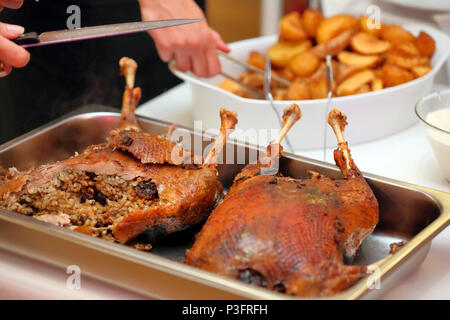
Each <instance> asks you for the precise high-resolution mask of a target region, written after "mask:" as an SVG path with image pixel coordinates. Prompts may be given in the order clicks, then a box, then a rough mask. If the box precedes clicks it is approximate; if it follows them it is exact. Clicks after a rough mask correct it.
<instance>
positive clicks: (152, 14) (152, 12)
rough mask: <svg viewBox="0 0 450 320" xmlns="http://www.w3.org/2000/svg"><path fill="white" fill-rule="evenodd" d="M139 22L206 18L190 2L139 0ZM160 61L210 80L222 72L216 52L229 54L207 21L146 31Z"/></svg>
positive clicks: (192, 2)
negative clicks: (174, 63) (153, 43)
mask: <svg viewBox="0 0 450 320" xmlns="http://www.w3.org/2000/svg"><path fill="white" fill-rule="evenodd" d="M139 2H140V4H141V13H142V19H143V20H144V21H145V20H163V19H183V18H185V19H196V18H199V19H205V16H204V14H203V12H202V11H201V9H200V8H199V7H198V6H197V5H196V4H195V2H194V1H191V0H189V1H188V0H139ZM149 34H150V35H151V37H152V38H153V39H154V41H155V44H156V49H157V50H158V54H159V56H160V58H161V60H163V61H165V62H169V61H170V60H175V62H176V66H177V69H179V70H180V71H188V70H191V71H192V72H193V73H194V74H196V75H197V76H199V77H212V76H214V75H216V74H218V73H220V71H221V65H220V62H219V58H218V55H217V49H218V50H221V51H224V52H229V51H230V49H229V48H228V47H227V45H226V44H225V43H224V42H223V40H222V38H221V37H220V35H219V34H218V33H217V32H215V31H214V30H212V29H211V28H210V27H209V26H208V23H207V22H206V21H202V22H196V23H192V24H187V25H182V26H177V27H170V28H165V29H157V30H151V31H149Z"/></svg>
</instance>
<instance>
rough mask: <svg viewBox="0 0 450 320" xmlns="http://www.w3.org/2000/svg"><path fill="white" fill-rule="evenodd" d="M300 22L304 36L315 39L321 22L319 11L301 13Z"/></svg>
mask: <svg viewBox="0 0 450 320" xmlns="http://www.w3.org/2000/svg"><path fill="white" fill-rule="evenodd" d="M301 21H302V25H303V28H304V29H305V31H306V34H307V35H308V36H309V37H310V38H315V37H316V34H317V29H318V28H319V25H320V23H321V22H322V21H323V15H322V13H321V12H320V10H317V9H306V10H305V11H304V12H303V15H302V18H301Z"/></svg>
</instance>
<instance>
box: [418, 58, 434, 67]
mask: <svg viewBox="0 0 450 320" xmlns="http://www.w3.org/2000/svg"><path fill="white" fill-rule="evenodd" d="M418 65H419V66H422V67H430V68H431V61H430V58H428V57H420V58H419V64H418Z"/></svg>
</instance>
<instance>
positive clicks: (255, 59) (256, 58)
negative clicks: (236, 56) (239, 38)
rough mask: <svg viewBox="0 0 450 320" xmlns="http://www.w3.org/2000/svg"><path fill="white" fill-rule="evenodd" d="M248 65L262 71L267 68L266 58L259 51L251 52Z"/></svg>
mask: <svg viewBox="0 0 450 320" xmlns="http://www.w3.org/2000/svg"><path fill="white" fill-rule="evenodd" d="M247 63H248V64H249V65H252V66H254V67H256V68H258V69H261V70H264V69H265V68H266V58H265V57H264V56H263V55H262V54H261V53H259V52H258V51H251V52H250V56H249V57H248V61H247Z"/></svg>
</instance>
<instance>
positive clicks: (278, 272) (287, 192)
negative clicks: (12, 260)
mask: <svg viewBox="0 0 450 320" xmlns="http://www.w3.org/2000/svg"><path fill="white" fill-rule="evenodd" d="M299 116H300V110H299V109H298V106H296V105H292V106H291V107H290V108H289V109H287V110H285V115H284V119H283V120H284V124H283V130H282V132H281V134H280V138H279V139H278V140H277V141H275V142H274V143H272V144H271V145H270V146H269V148H268V151H267V155H266V157H265V158H263V159H262V160H263V161H260V162H259V163H257V164H253V165H248V166H246V167H245V168H244V169H243V170H242V172H240V173H239V174H238V175H237V176H236V178H235V180H234V184H233V186H232V187H231V189H230V190H229V192H228V193H227V195H226V196H225V198H224V200H223V201H222V202H221V203H220V204H219V205H218V206H217V207H216V209H215V210H214V211H213V212H212V214H211V215H210V216H209V218H208V220H207V222H206V224H205V225H204V226H203V228H202V230H201V232H200V233H199V235H198V237H197V239H196V241H195V243H194V245H193V247H192V248H191V249H190V250H188V251H187V253H186V259H185V262H186V263H187V264H189V265H192V266H196V267H199V268H202V269H205V270H208V271H211V272H215V273H218V274H221V275H225V276H229V277H233V278H236V279H240V280H242V281H245V282H247V283H250V284H254V285H259V286H262V287H267V288H269V289H273V290H277V291H279V292H283V293H287V294H291V295H298V296H307V297H319V296H329V295H333V294H335V293H337V292H339V291H342V290H344V289H346V288H348V287H350V286H351V285H352V284H354V283H355V282H356V281H357V280H359V279H360V278H362V277H363V276H365V275H366V274H367V270H366V267H365V266H350V265H344V263H343V254H345V255H354V254H355V251H356V250H357V249H358V247H359V245H360V244H361V242H362V241H363V239H364V238H365V237H366V236H367V235H369V234H370V233H371V232H372V231H373V229H374V227H375V225H376V224H377V222H378V202H377V199H376V198H375V196H374V194H373V192H372V190H371V189H370V187H369V185H368V184H367V182H366V181H365V179H364V178H363V177H362V175H361V173H360V171H359V170H358V168H357V167H356V165H355V163H354V162H353V160H352V158H351V155H350V150H349V149H348V146H347V142H346V141H345V139H344V128H345V126H346V125H347V122H346V117H345V116H344V115H342V114H341V112H340V111H339V110H337V109H334V110H332V111H331V112H330V114H329V118H328V122H329V124H330V125H331V127H332V128H333V130H334V132H335V134H336V137H337V140H338V148H337V149H336V150H335V151H334V157H335V161H336V164H337V165H338V166H339V168H340V169H341V172H342V174H343V176H344V179H342V180H335V179H332V178H329V177H326V176H324V175H322V174H320V173H317V172H310V173H311V174H312V178H311V179H293V178H289V177H280V176H278V175H277V170H270V169H274V168H275V163H276V160H277V157H278V156H279V152H276V151H275V152H274V150H279V143H280V141H281V139H282V138H283V137H284V135H285V134H286V132H287V130H289V128H290V127H291V126H292V124H293V123H294V122H295V121H296V120H297V119H298V118H299ZM269 154H271V156H269Z"/></svg>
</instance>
